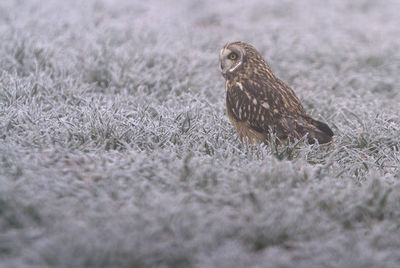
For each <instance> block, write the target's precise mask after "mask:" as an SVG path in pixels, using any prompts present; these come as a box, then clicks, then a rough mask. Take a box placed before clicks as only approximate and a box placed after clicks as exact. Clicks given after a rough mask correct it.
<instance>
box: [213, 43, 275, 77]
mask: <svg viewBox="0 0 400 268" xmlns="http://www.w3.org/2000/svg"><path fill="white" fill-rule="evenodd" d="M219 61H220V65H221V73H222V75H223V76H224V77H225V78H226V79H228V77H233V76H235V75H238V74H239V75H250V74H251V73H254V72H255V71H257V72H258V73H265V74H266V75H267V76H272V72H271V69H270V67H269V65H268V63H267V62H266V61H265V60H264V58H263V57H262V56H261V54H260V53H259V52H258V51H257V49H255V48H254V47H253V46H252V45H250V44H248V43H245V42H230V43H227V44H226V45H225V46H224V47H223V48H222V49H221V53H220V54H219Z"/></svg>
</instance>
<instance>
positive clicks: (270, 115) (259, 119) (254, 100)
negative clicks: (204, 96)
mask: <svg viewBox="0 0 400 268" xmlns="http://www.w3.org/2000/svg"><path fill="white" fill-rule="evenodd" d="M219 60H220V64H221V72H222V75H223V77H224V78H225V80H226V109H227V113H228V117H229V119H230V121H231V122H232V123H233V125H234V126H235V128H236V130H237V132H238V133H239V136H240V139H241V140H242V141H243V142H244V141H246V140H247V141H248V142H250V143H261V142H266V141H267V139H268V135H269V134H271V132H272V133H274V134H275V135H276V138H277V139H278V142H279V143H282V142H288V141H289V142H291V141H293V140H295V139H300V138H302V137H303V136H305V135H308V136H307V140H308V142H309V143H314V142H315V140H317V141H318V143H320V144H322V143H328V142H330V141H331V140H332V136H333V132H332V130H331V129H330V128H329V126H328V125H327V124H325V123H323V122H320V121H318V120H316V119H314V118H312V117H311V116H309V115H308V114H307V113H306V111H305V110H304V108H303V105H302V104H301V102H300V100H299V98H298V97H297V96H296V94H295V93H294V92H293V90H292V89H291V88H290V87H289V86H288V85H286V84H285V83H284V82H282V81H281V80H280V79H279V78H278V77H276V76H275V75H274V74H273V73H272V71H271V68H270V67H269V65H268V63H267V62H266V61H265V60H264V59H263V57H262V56H261V54H260V53H259V52H258V51H257V50H256V49H255V48H254V47H253V46H251V45H249V44H247V43H244V42H231V43H228V44H226V45H225V46H224V47H223V48H222V50H221V53H220V56H219Z"/></svg>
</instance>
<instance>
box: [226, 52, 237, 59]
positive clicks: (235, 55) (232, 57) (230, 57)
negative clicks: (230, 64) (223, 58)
mask: <svg viewBox="0 0 400 268" xmlns="http://www.w3.org/2000/svg"><path fill="white" fill-rule="evenodd" d="M228 58H229V59H231V60H236V58H237V54H236V53H235V52H232V53H231V54H229V55H228Z"/></svg>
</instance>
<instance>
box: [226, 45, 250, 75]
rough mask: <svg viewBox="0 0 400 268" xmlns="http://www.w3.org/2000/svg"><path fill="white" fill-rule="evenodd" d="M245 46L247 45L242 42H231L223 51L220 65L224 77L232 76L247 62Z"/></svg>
mask: <svg viewBox="0 0 400 268" xmlns="http://www.w3.org/2000/svg"><path fill="white" fill-rule="evenodd" d="M245 45H247V44H245V43H242V42H231V43H227V44H226V45H225V46H224V47H223V48H222V49H221V53H220V54H219V63H220V65H221V72H222V75H224V76H225V75H227V74H232V73H234V72H235V71H238V69H239V68H240V67H241V66H242V65H243V62H244V61H245V60H246V49H245Z"/></svg>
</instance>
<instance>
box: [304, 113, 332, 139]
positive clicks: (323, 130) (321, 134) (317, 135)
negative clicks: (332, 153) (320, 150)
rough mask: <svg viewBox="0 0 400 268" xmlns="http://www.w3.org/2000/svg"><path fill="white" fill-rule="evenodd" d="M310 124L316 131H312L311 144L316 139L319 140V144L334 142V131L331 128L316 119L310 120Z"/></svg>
mask: <svg viewBox="0 0 400 268" xmlns="http://www.w3.org/2000/svg"><path fill="white" fill-rule="evenodd" d="M310 123H311V124H312V125H313V126H315V127H316V129H314V130H313V131H311V133H310V135H309V141H308V142H309V143H314V139H317V140H318V142H319V144H322V143H328V142H330V141H332V136H333V131H332V130H331V129H330V128H329V126H328V125H327V124H325V123H323V122H321V121H318V120H316V119H314V118H310Z"/></svg>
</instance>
